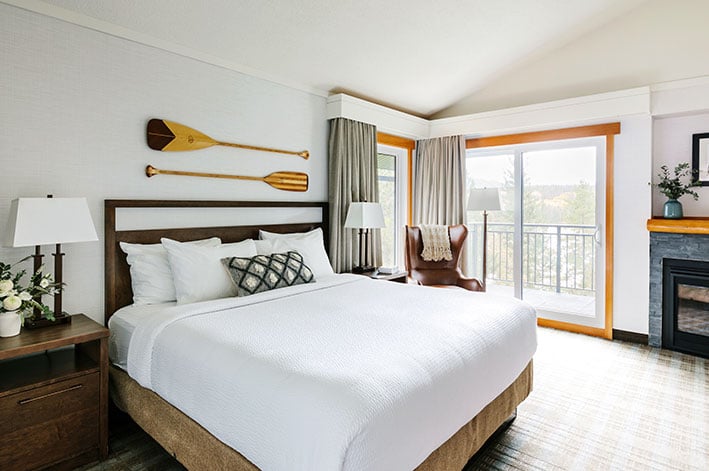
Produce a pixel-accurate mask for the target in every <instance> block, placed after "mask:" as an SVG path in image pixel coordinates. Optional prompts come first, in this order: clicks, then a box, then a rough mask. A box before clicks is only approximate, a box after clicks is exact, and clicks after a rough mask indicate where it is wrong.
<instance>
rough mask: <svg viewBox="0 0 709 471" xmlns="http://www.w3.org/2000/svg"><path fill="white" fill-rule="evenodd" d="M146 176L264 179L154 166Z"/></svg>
mask: <svg viewBox="0 0 709 471" xmlns="http://www.w3.org/2000/svg"><path fill="white" fill-rule="evenodd" d="M145 175H147V176H148V177H154V176H155V175H180V176H183V177H207V178H227V179H230V180H255V181H259V182H262V181H264V179H263V177H252V176H249V175H227V174H224V173H207V172H186V171H183V170H161V169H159V168H155V167H153V166H152V165H148V166H147V167H145Z"/></svg>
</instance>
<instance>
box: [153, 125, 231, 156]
mask: <svg viewBox="0 0 709 471" xmlns="http://www.w3.org/2000/svg"><path fill="white" fill-rule="evenodd" d="M147 135H148V147H150V148H151V149H153V150H159V151H163V152H175V151H186V150H199V149H204V148H206V147H212V146H215V145H217V141H215V140H214V139H212V138H211V137H209V136H207V135H206V134H203V133H201V132H199V131H197V130H196V129H192V128H190V127H187V126H185V125H184V124H180V123H175V122H174V121H168V120H166V119H151V120H150V121H148V127H147Z"/></svg>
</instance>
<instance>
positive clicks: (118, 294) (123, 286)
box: [104, 200, 329, 324]
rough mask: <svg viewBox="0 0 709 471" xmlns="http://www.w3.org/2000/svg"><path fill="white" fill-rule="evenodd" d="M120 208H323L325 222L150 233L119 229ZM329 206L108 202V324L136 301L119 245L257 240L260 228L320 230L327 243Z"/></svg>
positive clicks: (290, 230) (322, 204)
mask: <svg viewBox="0 0 709 471" xmlns="http://www.w3.org/2000/svg"><path fill="white" fill-rule="evenodd" d="M120 208H321V210H322V221H304V222H302V223H301V222H298V223H287V224H267V225H250V226H224V227H188V228H184V227H183V228H171V229H147V230H121V231H117V230H116V209H120ZM328 214H329V212H328V203H318V202H315V203H311V202H273V201H190V200H105V201H104V229H105V230H104V239H105V258H106V260H105V263H106V265H105V283H106V291H105V313H104V319H105V322H106V324H108V319H109V318H110V317H111V315H112V314H113V313H114V312H115V311H116V310H118V309H120V308H121V307H123V306H127V305H129V304H131V303H132V302H133V290H132V289H131V282H130V268H129V266H128V262H127V261H126V255H125V253H123V251H122V250H121V248H120V246H119V245H118V243H119V242H130V243H136V244H156V243H160V238H161V237H168V238H170V239H174V240H179V241H188V240H196V239H204V238H207V237H219V238H221V239H222V242H225V243H226V242H238V241H240V240H244V239H257V238H258V231H259V229H265V230H268V231H271V232H304V231H308V230H312V229H314V228H316V227H321V228H322V230H323V233H324V235H325V237H324V239H325V246H326V248H327V244H328V234H329V231H328Z"/></svg>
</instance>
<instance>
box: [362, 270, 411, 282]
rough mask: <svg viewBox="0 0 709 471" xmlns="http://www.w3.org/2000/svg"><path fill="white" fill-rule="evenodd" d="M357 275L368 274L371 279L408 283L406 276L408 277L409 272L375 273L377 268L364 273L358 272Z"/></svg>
mask: <svg viewBox="0 0 709 471" xmlns="http://www.w3.org/2000/svg"><path fill="white" fill-rule="evenodd" d="M358 274H359V275H364V276H368V277H370V278H371V279H373V280H386V281H394V282H397V283H408V282H409V280H408V277H409V272H406V271H400V272H396V273H391V274H389V273H387V274H384V273H377V270H374V271H366V272H364V273H358Z"/></svg>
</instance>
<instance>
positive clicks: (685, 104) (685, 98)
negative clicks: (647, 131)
mask: <svg viewBox="0 0 709 471" xmlns="http://www.w3.org/2000/svg"><path fill="white" fill-rule="evenodd" d="M650 89H651V90H652V115H653V117H656V118H663V117H668V116H676V115H685V114H692V113H699V112H703V111H707V110H709V77H706V76H705V77H695V78H691V79H685V80H675V81H672V82H664V83H658V84H654V85H652V86H651V87H650Z"/></svg>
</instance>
